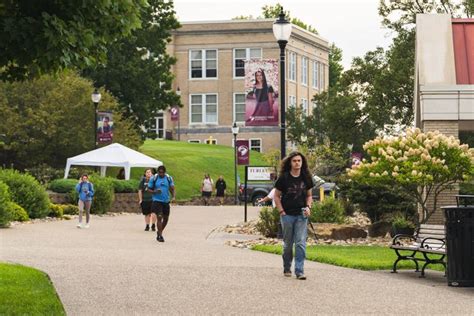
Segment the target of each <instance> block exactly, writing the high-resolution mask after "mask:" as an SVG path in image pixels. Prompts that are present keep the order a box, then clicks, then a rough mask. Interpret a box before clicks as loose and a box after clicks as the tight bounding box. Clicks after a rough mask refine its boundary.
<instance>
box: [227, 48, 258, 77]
mask: <svg viewBox="0 0 474 316" xmlns="http://www.w3.org/2000/svg"><path fill="white" fill-rule="evenodd" d="M243 49H245V60H250V50H252V49H255V50H257V49H258V50H260V57H253V58H254V59H262V57H263V52H262V48H260V47H249V48H234V49H233V51H232V77H233V79H244V78H245V69H244V75H243V76H236V75H235V69H236V68H235V61H236V57H235V51H236V50H243ZM239 59H240V58H239Z"/></svg>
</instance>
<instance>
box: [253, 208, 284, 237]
mask: <svg viewBox="0 0 474 316" xmlns="http://www.w3.org/2000/svg"><path fill="white" fill-rule="evenodd" d="M258 217H259V219H258V222H257V225H256V228H257V230H258V231H259V232H260V233H261V234H262V235H264V236H265V237H276V236H277V234H278V226H279V224H280V214H279V213H278V209H277V208H272V207H270V206H265V207H262V209H261V210H260V214H259V216H258Z"/></svg>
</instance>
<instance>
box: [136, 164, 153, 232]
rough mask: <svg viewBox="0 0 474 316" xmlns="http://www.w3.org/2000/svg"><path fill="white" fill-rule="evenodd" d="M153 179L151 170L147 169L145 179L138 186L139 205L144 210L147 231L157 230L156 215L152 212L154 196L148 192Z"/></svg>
mask: <svg viewBox="0 0 474 316" xmlns="http://www.w3.org/2000/svg"><path fill="white" fill-rule="evenodd" d="M152 177H153V173H152V171H151V169H146V170H145V174H144V175H143V178H142V179H141V180H140V184H139V185H138V204H139V205H140V207H141V209H142V214H143V215H145V225H146V226H145V231H149V230H150V223H151V230H152V231H155V230H156V215H155V213H153V212H152V211H151V202H152V196H153V194H152V193H151V192H149V191H147V190H146V188H148V182H150V179H151V178H152Z"/></svg>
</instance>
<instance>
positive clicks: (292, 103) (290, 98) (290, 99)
mask: <svg viewBox="0 0 474 316" xmlns="http://www.w3.org/2000/svg"><path fill="white" fill-rule="evenodd" d="M288 107H290V108H295V107H296V96H294V95H289V96H288Z"/></svg>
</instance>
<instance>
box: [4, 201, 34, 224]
mask: <svg viewBox="0 0 474 316" xmlns="http://www.w3.org/2000/svg"><path fill="white" fill-rule="evenodd" d="M8 208H9V209H10V212H11V214H12V217H13V218H12V220H13V221H18V222H26V221H27V220H29V219H30V218H29V217H28V213H27V212H26V211H25V209H24V208H23V207H21V206H20V205H18V204H16V203H15V202H10V204H9V206H8Z"/></svg>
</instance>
